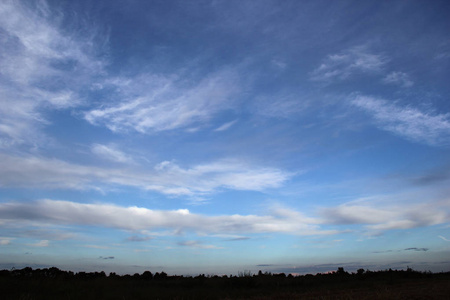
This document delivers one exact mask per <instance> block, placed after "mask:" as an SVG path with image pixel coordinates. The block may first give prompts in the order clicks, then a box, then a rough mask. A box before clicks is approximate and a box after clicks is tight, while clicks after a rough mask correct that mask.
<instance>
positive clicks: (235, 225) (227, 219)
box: [0, 200, 338, 235]
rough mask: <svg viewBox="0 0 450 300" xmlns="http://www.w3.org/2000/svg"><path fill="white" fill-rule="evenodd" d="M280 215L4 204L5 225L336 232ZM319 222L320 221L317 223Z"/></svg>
mask: <svg viewBox="0 0 450 300" xmlns="http://www.w3.org/2000/svg"><path fill="white" fill-rule="evenodd" d="M299 215H300V214H299V213H297V214H292V215H290V216H287V215H285V216H277V215H262V216H258V215H238V214H234V215H219V216H206V215H201V214H195V213H191V212H190V211H189V210H187V209H179V210H151V209H147V208H143V207H136V206H131V207H121V206H117V205H111V204H82V203H76V202H70V201H57V200H40V201H36V202H30V203H2V204H0V220H2V222H4V223H5V224H6V223H8V224H15V225H17V226H19V224H23V225H27V224H34V225H36V224H54V225H62V224H63V225H87V226H100V227H107V228H116V229H120V230H130V231H135V230H153V229H171V230H174V231H175V232H178V231H180V230H190V231H195V232H197V233H199V234H202V233H203V234H239V235H241V234H243V233H248V234H250V233H270V232H279V233H289V234H295V235H322V234H335V233H338V231H336V230H322V229H320V228H319V226H318V225H316V224H309V223H308V222H306V221H305V220H304V219H302V218H301V217H299ZM317 222H318V221H316V223H317Z"/></svg>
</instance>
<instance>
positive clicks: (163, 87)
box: [85, 69, 242, 133]
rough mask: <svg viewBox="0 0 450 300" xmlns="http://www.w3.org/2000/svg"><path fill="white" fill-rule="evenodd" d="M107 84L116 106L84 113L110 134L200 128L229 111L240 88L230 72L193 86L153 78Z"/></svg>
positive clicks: (170, 78) (177, 79)
mask: <svg viewBox="0 0 450 300" xmlns="http://www.w3.org/2000/svg"><path fill="white" fill-rule="evenodd" d="M109 82H110V84H111V85H112V86H113V87H114V88H115V89H116V90H117V91H118V96H117V98H118V99H116V100H117V101H116V103H114V104H112V105H110V106H106V107H104V106H102V107H99V108H96V109H92V110H90V111H88V112H86V113H85V119H86V120H87V121H88V122H90V123H91V124H95V125H104V126H106V127H107V128H109V129H110V130H112V131H114V132H120V131H129V130H133V131H137V132H141V133H148V132H158V131H165V130H173V129H178V128H186V127H188V126H197V125H199V124H200V125H201V124H202V122H205V121H208V120H209V119H210V118H211V117H212V116H213V115H214V114H216V113H217V112H219V111H221V110H225V109H229V108H232V107H233V105H234V103H236V99H237V97H238V93H239V92H240V91H241V85H242V84H241V83H240V80H239V76H238V73H237V71H236V70H233V69H224V70H221V71H218V72H216V73H212V74H209V75H206V76H204V77H203V78H199V79H198V80H197V81H194V82H191V81H186V80H183V79H182V78H180V76H175V75H174V76H156V75H153V74H142V75H139V76H137V78H118V79H112V80H110V81H109Z"/></svg>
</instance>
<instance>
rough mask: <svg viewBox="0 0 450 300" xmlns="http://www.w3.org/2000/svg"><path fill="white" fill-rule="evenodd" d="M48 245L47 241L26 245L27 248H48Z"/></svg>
mask: <svg viewBox="0 0 450 300" xmlns="http://www.w3.org/2000/svg"><path fill="white" fill-rule="evenodd" d="M49 244H50V242H49V241H48V240H42V241H39V242H37V243H34V244H28V246H33V247H48V246H49Z"/></svg>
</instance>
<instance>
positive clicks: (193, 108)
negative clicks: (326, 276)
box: [0, 1, 450, 274]
mask: <svg viewBox="0 0 450 300" xmlns="http://www.w3.org/2000/svg"><path fill="white" fill-rule="evenodd" d="M449 12H450V5H449V3H448V1H376V2H374V1H126V2H123V1H1V3H0V45H1V53H0V101H1V106H0V162H1V167H0V228H1V231H0V253H1V255H0V267H1V268H11V267H16V268H17V267H24V266H31V267H46V266H56V267H59V268H62V269H66V270H74V271H78V270H83V271H99V270H105V271H106V272H110V271H112V272H118V273H134V272H139V273H141V272H143V271H144V270H150V271H152V272H158V271H162V270H164V271H165V272H167V273H169V274H198V273H208V274H236V273H237V272H239V271H244V270H249V271H252V272H257V271H258V270H260V269H261V270H263V271H270V272H286V273H301V274H304V273H316V272H326V271H330V270H336V269H337V267H338V266H344V267H346V269H348V270H355V269H357V268H369V269H371V270H377V269H386V268H398V269H401V268H406V267H407V266H410V267H413V268H415V269H419V270H432V271H448V270H449V269H450V259H449V258H450V227H449V224H450V198H449V195H450V171H449V170H450V168H449V167H450V155H449V154H450V152H449V149H450V101H449V96H448V95H449V92H450V85H449V78H450V71H449V70H450V30H449V28H450V20H449V18H448V13H449Z"/></svg>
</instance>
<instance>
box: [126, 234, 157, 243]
mask: <svg viewBox="0 0 450 300" xmlns="http://www.w3.org/2000/svg"><path fill="white" fill-rule="evenodd" d="M151 239H152V237H149V236H137V235H133V236H130V237H129V238H127V241H129V242H146V241H149V240H151Z"/></svg>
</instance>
